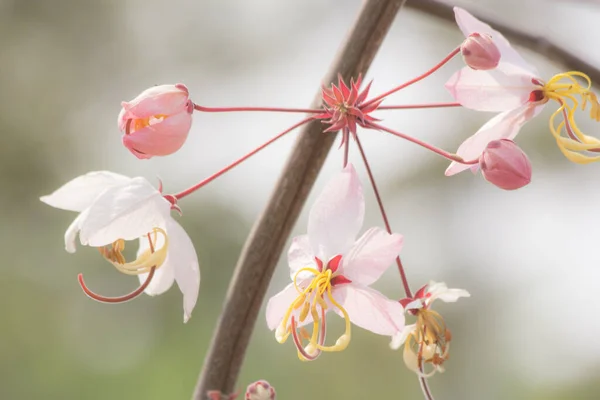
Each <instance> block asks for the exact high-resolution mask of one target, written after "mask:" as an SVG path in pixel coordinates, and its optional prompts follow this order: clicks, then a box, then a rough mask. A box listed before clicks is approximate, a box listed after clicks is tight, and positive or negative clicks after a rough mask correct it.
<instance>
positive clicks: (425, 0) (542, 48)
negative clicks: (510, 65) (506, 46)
mask: <svg viewBox="0 0 600 400" xmlns="http://www.w3.org/2000/svg"><path fill="white" fill-rule="evenodd" d="M406 7H410V8H413V9H415V10H419V11H422V12H424V13H426V14H429V15H433V16H436V17H438V18H441V19H445V20H447V21H454V12H453V11H452V5H450V4H447V3H445V2H443V1H440V0H410V1H408V2H407V3H406ZM479 9H481V8H479ZM468 11H469V12H470V13H471V14H473V15H474V16H475V17H477V18H478V19H480V20H481V21H483V22H485V23H487V24H489V25H491V26H492V27H493V28H494V29H496V30H497V31H499V32H501V33H502V34H503V35H504V36H506V38H507V39H508V40H510V41H511V43H513V44H517V45H520V46H523V47H525V48H528V49H530V50H532V51H535V52H537V53H539V54H541V55H543V56H544V57H546V58H548V59H549V60H552V61H553V62H556V63H560V64H563V65H564V66H565V67H566V68H567V69H568V70H575V71H581V72H584V73H586V74H587V75H589V77H590V78H591V79H592V82H596V83H600V69H598V68H596V67H594V66H593V65H591V64H590V63H588V62H587V61H585V60H583V59H582V58H580V57H577V56H576V55H575V54H573V53H571V52H569V51H568V50H566V49H564V48H562V47H560V46H558V45H556V44H554V43H552V42H551V41H549V40H548V39H546V38H545V37H543V36H537V35H532V34H529V33H527V32H523V31H521V30H519V29H518V28H516V27H515V26H511V25H507V24H504V23H502V21H500V20H498V19H494V18H492V15H493V12H483V11H481V12H479V11H478V10H477V9H473V8H471V7H470V8H469V9H468Z"/></svg>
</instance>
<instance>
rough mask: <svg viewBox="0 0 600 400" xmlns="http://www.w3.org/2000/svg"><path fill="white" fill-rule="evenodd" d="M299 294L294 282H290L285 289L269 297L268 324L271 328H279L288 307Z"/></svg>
mask: <svg viewBox="0 0 600 400" xmlns="http://www.w3.org/2000/svg"><path fill="white" fill-rule="evenodd" d="M299 295H300V294H299V293H298V291H297V290H296V288H295V287H294V284H293V283H290V284H289V285H287V286H286V287H285V289H283V290H282V291H281V292H279V293H277V294H276V295H275V296H273V297H271V298H270V299H269V302H268V303H267V311H266V317H267V326H268V327H269V329H270V330H275V329H277V327H278V326H279V325H280V324H281V321H282V320H283V317H284V316H285V314H286V313H287V311H288V309H289V308H290V306H291V305H292V303H293V302H294V300H296V299H297V298H298V296H299Z"/></svg>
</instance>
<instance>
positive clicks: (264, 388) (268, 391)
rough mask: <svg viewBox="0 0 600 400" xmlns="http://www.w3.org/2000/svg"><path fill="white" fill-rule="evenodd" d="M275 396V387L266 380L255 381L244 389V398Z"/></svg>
mask: <svg viewBox="0 0 600 400" xmlns="http://www.w3.org/2000/svg"><path fill="white" fill-rule="evenodd" d="M275 397H276V393H275V388H274V387H273V386H271V385H270V384H269V382H267V381H256V382H254V383H251V384H250V385H248V388H247V389H246V400H275Z"/></svg>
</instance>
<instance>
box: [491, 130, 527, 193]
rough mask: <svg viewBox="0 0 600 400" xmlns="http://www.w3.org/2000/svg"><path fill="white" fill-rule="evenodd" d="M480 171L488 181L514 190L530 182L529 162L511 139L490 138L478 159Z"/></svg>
mask: <svg viewBox="0 0 600 400" xmlns="http://www.w3.org/2000/svg"><path fill="white" fill-rule="evenodd" d="M479 165H480V166H481V173H482V174H483V177H484V178H485V179H486V180H487V181H488V182H490V183H492V184H494V185H496V186H498V187H499V188H502V189H505V190H515V189H519V188H522V187H523V186H525V185H527V184H529V182H531V163H530V162H529V158H527V155H526V154H525V153H524V152H523V150H521V149H520V148H519V146H517V145H516V144H515V142H513V141H512V140H508V139H502V140H492V141H491V142H489V143H488V145H487V147H486V148H485V150H484V151H483V153H482V154H481V157H480V159H479Z"/></svg>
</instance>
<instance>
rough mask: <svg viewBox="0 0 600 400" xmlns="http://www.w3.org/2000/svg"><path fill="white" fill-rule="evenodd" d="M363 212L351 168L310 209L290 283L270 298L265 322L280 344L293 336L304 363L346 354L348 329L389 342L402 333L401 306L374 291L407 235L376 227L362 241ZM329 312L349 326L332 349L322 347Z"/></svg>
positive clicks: (293, 253) (293, 255)
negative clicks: (322, 355)
mask: <svg viewBox="0 0 600 400" xmlns="http://www.w3.org/2000/svg"><path fill="white" fill-rule="evenodd" d="M364 210H365V202H364V197H363V192H362V186H361V184H360V182H359V180H358V176H357V174H356V171H355V170H354V167H352V165H351V164H348V166H346V168H344V170H343V171H342V172H341V173H340V174H338V175H337V176H336V177H335V178H333V179H332V180H331V181H330V182H329V184H328V185H327V186H326V187H325V189H324V190H323V192H322V193H321V195H320V196H319V198H318V199H317V201H316V202H315V204H314V205H313V207H312V209H311V211H310V215H309V220H308V234H307V235H304V236H299V237H296V238H295V239H294V240H293V242H292V245H291V247H290V250H289V252H288V263H289V266H290V272H291V278H292V283H291V284H289V285H288V286H287V287H286V288H285V289H283V290H282V291H281V292H280V293H278V294H276V295H275V296H273V297H272V298H271V299H270V300H269V303H268V305H267V315H266V316H267V324H268V326H269V328H270V329H271V330H275V331H276V333H275V337H276V338H277V340H278V341H279V342H280V343H283V342H285V341H286V340H287V339H288V337H289V336H290V335H292V337H293V340H294V343H295V345H296V347H297V349H298V357H299V358H300V359H301V360H314V359H315V358H316V357H318V356H319V354H320V353H321V352H322V351H341V350H343V349H345V348H346V346H348V343H349V342H350V327H351V323H354V324H355V325H358V326H360V327H362V328H364V329H367V330H370V331H371V332H374V333H377V334H380V335H390V336H392V335H394V334H396V333H398V332H400V331H401V330H402V329H403V327H404V309H403V308H402V306H401V305H400V303H398V302H396V301H392V300H390V299H388V298H387V297H385V296H384V295H382V294H381V293H379V292H378V291H376V290H374V289H371V288H370V287H369V285H371V284H372V283H374V282H375V281H377V280H378V279H379V277H380V276H381V275H382V274H383V272H384V271H385V270H386V269H387V268H388V267H389V266H390V265H391V264H392V263H393V261H394V259H395V258H396V257H397V256H398V254H399V253H400V250H401V249H402V241H403V239H402V236H401V235H399V234H389V233H387V232H386V231H384V230H383V229H380V228H371V229H369V230H367V231H366V232H365V233H364V234H363V235H362V236H361V237H360V238H359V239H358V240H357V239H356V236H357V235H358V232H359V230H360V229H361V227H362V224H363V218H364ZM328 311H334V312H335V313H337V314H338V315H340V316H342V317H343V318H344V320H345V322H346V325H345V332H344V334H343V335H341V336H340V337H339V338H338V339H337V341H336V342H335V344H334V345H331V346H327V345H325V335H326V331H327V329H326V318H325V314H326V313H327V312H328ZM308 324H312V325H313V329H312V333H308V331H307V330H306V329H304V326H305V325H308ZM304 340H307V341H308V344H307V345H306V346H305V345H304V344H303V341H304Z"/></svg>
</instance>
